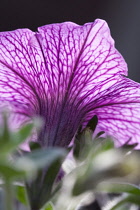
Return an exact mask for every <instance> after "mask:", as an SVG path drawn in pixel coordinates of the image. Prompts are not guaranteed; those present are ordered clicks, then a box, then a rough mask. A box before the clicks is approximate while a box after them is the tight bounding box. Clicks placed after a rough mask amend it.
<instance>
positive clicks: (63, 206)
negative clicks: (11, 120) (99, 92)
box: [0, 114, 140, 210]
mask: <svg viewBox="0 0 140 210" xmlns="http://www.w3.org/2000/svg"><path fill="white" fill-rule="evenodd" d="M97 123H98V119H97V117H96V116H94V117H93V118H92V119H91V121H90V122H89V123H88V125H87V127H86V128H84V129H81V128H80V129H79V131H78V132H77V135H76V136H75V140H74V144H73V146H71V147H70V148H68V149H63V148H57V147H49V148H41V146H40V145H39V143H38V142H30V144H29V147H30V151H28V152H27V151H26V152H25V151H22V150H21V148H20V145H21V143H23V142H24V141H25V140H26V139H27V138H28V139H29V138H30V136H31V134H32V131H33V129H38V127H40V125H38V124H37V123H36V122H35V121H34V122H33V123H29V124H26V125H24V126H22V127H21V128H20V129H19V130H18V131H15V132H13V131H11V130H10V128H9V127H8V122H7V117H6V115H5V114H4V116H3V127H2V128H1V130H0V210H1V209H2V210H74V209H75V210H76V209H77V210H78V209H83V208H84V209H88V208H87V207H86V206H88V205H89V204H90V203H94V202H95V201H96V202H98V204H99V206H100V209H101V210H121V209H122V210H125V209H127V210H129V209H131V207H132V206H133V209H136V210H138V207H139V206H140V199H139V197H140V188H139V180H140V163H139V159H140V153H139V150H134V147H135V145H129V146H128V145H124V146H123V147H121V148H115V147H114V144H113V141H112V140H111V139H110V138H109V137H104V136H103V134H104V132H103V131H101V132H100V133H98V134H96V135H94V137H93V132H94V131H95V129H96V125H97ZM82 206H85V207H82Z"/></svg>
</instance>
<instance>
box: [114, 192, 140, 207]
mask: <svg viewBox="0 0 140 210" xmlns="http://www.w3.org/2000/svg"><path fill="white" fill-rule="evenodd" d="M128 203H131V204H135V205H137V206H140V197H139V196H136V195H126V196H125V197H122V198H121V199H120V200H119V201H118V202H117V204H115V205H114V206H112V208H110V210H118V208H119V207H122V206H123V205H124V204H128Z"/></svg>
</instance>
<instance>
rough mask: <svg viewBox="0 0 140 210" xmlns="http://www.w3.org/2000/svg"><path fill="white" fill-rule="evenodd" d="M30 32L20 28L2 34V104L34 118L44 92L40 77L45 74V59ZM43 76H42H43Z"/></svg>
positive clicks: (0, 39) (0, 93)
mask: <svg viewBox="0 0 140 210" xmlns="http://www.w3.org/2000/svg"><path fill="white" fill-rule="evenodd" d="M33 39H34V45H35V46H37V44H38V43H37V40H35V39H36V38H35V33H34V32H32V31H30V30H29V29H18V30H15V31H10V32H1V33H0V102H1V105H3V106H6V104H5V103H4V102H5V101H7V102H9V103H10V106H12V107H13V108H14V110H15V111H16V113H21V114H23V115H27V116H31V115H32V113H33V112H34V111H33V109H37V106H39V105H38V104H39V101H40V99H39V96H42V94H45V91H44V90H43V91H42V82H41V80H40V78H38V77H39V76H40V75H41V76H42V75H43V74H42V72H43V71H44V60H43V57H42V53H41V51H40V48H39V47H38V48H37V49H36V47H33V46H32V40H33ZM41 76H40V77H41Z"/></svg>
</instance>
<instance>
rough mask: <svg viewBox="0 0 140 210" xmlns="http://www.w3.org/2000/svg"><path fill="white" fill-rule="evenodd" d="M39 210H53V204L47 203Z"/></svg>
mask: <svg viewBox="0 0 140 210" xmlns="http://www.w3.org/2000/svg"><path fill="white" fill-rule="evenodd" d="M41 210H54V207H53V204H52V203H51V202H49V203H47V205H45V206H44V207H43V208H42V209H41Z"/></svg>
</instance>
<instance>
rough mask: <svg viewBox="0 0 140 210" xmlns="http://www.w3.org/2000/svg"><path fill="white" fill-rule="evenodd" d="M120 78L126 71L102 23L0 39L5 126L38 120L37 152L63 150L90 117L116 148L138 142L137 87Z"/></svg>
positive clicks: (45, 28)
mask: <svg viewBox="0 0 140 210" xmlns="http://www.w3.org/2000/svg"><path fill="white" fill-rule="evenodd" d="M122 75H127V65H126V63H125V61H124V59H123V57H122V56H121V54H120V53H119V52H118V51H117V50H116V49H115V47H114V41H113V39H112V37H111V35H110V30H109V28H108V25H107V23H106V22H105V21H103V20H100V19H97V20H95V21H94V22H93V23H87V24H85V25H83V26H79V25H77V24H75V23H72V22H65V23H60V24H51V25H45V26H42V27H39V28H38V32H32V31H31V30H29V29H18V30H15V31H10V32H1V33H0V106H1V108H2V107H9V108H10V110H11V112H12V116H11V120H10V122H11V126H17V127H18V126H20V125H21V124H22V123H24V122H25V121H28V120H31V119H32V118H33V117H34V116H41V117H42V118H43V119H44V125H43V127H42V129H41V131H40V133H39V135H38V136H37V139H36V140H37V141H39V142H40V143H41V145H42V146H55V145H56V146H62V147H65V146H67V145H69V143H70V142H71V140H72V138H73V137H74V135H75V133H76V131H77V129H78V128H79V125H85V124H86V123H87V122H88V121H89V119H91V118H92V117H93V116H94V115H97V117H98V120H99V121H98V129H100V130H104V131H106V133H107V134H109V135H112V136H113V137H114V139H115V140H116V141H115V142H116V145H122V144H124V143H125V142H127V141H128V140H129V139H130V138H131V142H130V143H135V142H140V139H139V138H140V84H138V83H136V82H134V81H132V80H130V79H128V78H126V77H124V76H122Z"/></svg>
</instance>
